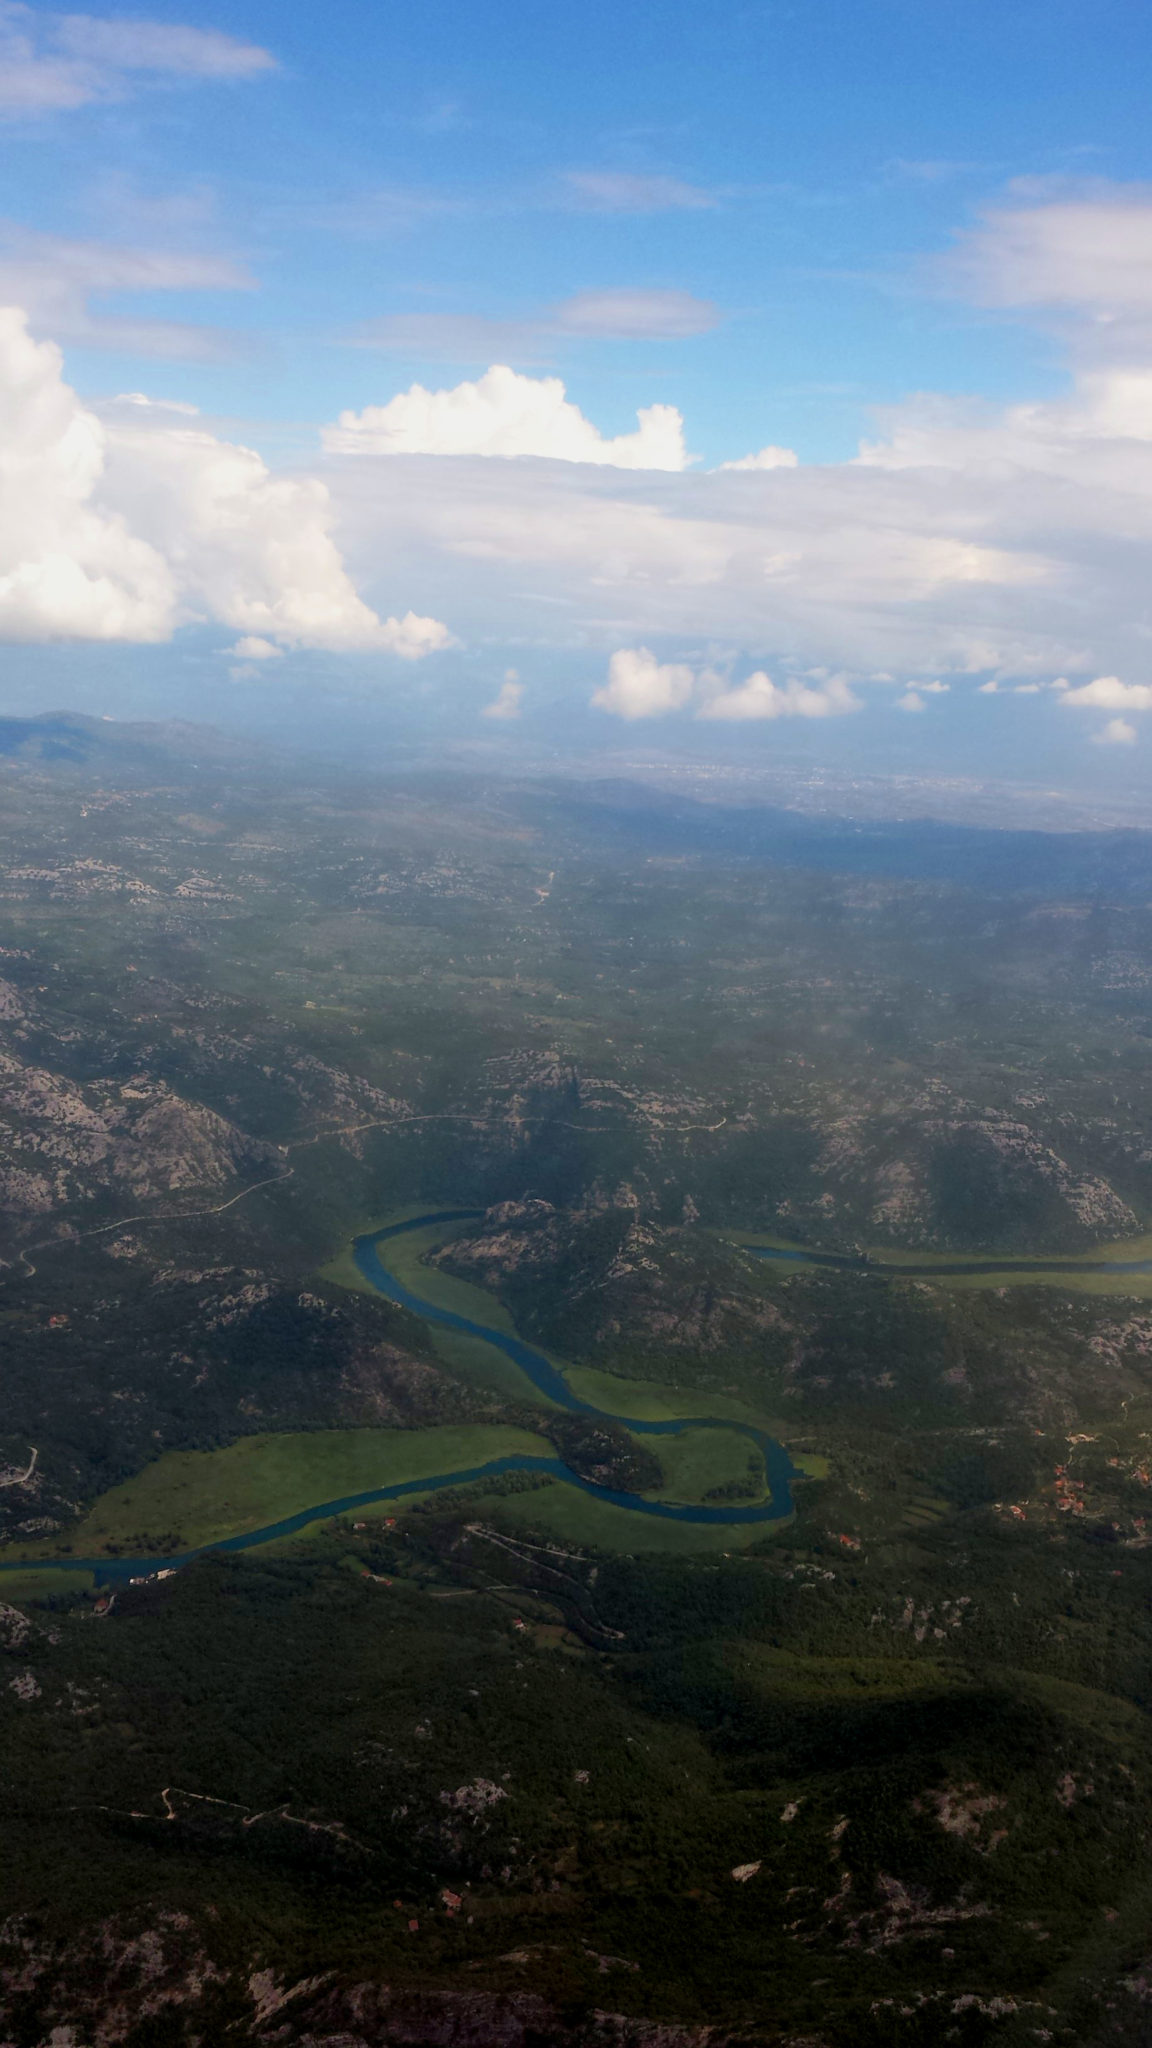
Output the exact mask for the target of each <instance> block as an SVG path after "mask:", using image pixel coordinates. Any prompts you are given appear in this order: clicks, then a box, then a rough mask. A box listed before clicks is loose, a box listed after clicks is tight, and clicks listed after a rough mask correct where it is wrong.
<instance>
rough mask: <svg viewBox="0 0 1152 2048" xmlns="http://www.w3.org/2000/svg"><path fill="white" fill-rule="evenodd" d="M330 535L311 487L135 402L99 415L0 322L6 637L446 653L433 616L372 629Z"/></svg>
mask: <svg viewBox="0 0 1152 2048" xmlns="http://www.w3.org/2000/svg"><path fill="white" fill-rule="evenodd" d="M330 523H331V507H330V503H329V498H328V494H327V491H326V490H325V487H324V485H323V484H322V483H321V482H320V481H319V480H318V479H316V478H303V479H297V478H290V477H274V476H272V475H270V474H269V472H268V470H267V469H266V467H265V465H264V463H263V462H262V460H261V458H260V457H259V456H258V455H256V454H255V453H254V452H253V451H252V450H251V449H248V448H243V447H240V446H237V445H235V444H234V443H230V442H227V441H221V440H218V439H217V438H216V437H215V436H214V435H212V434H210V433H209V432H207V431H206V430H205V429H204V428H202V427H199V426H195V425H191V424H189V423H187V422H186V421H185V420H183V419H181V418H179V416H176V418H175V423H173V416H171V415H168V414H166V413H165V411H164V410H163V409H161V408H157V409H155V410H154V409H152V408H150V407H141V406H139V405H138V404H137V403H135V401H134V400H129V401H128V403H127V404H125V405H122V406H119V407H117V406H115V405H114V406H111V407H110V408H108V409H107V411H106V413H105V415H104V417H98V416H97V414H96V413H95V412H94V411H92V410H91V409H89V408H87V407H85V406H83V405H82V404H81V403H80V401H79V400H78V399H77V397H76V394H75V392H74V391H72V390H71V388H70V387H69V386H68V385H67V384H66V383H65V381H64V378H63V375H62V366H61V359H60V352H59V350H58V349H57V348H56V347H55V346H54V345H53V344H52V343H48V342H36V341H33V339H32V338H31V336H30V335H29V333H28V329H27V324H26V321H25V319H24V317H23V315H22V314H21V313H20V312H19V311H17V310H15V309H13V308H6V309H2V310H0V635H2V636H3V637H4V638H7V639H15V640H41V639H92V640H141V641H159V640H166V639H168V638H169V637H170V635H171V634H172V632H173V631H174V630H175V628H176V627H177V626H178V625H181V624H183V623H186V622H190V621H193V620H198V619H200V620H210V621H215V622H219V623H222V624H224V625H227V626H230V627H232V628H233V629H234V630H238V631H240V632H241V633H242V634H245V635H252V636H256V637H257V638H258V639H259V640H261V641H271V642H279V643H283V644H286V645H289V646H304V647H329V648H366V649H372V648H378V649H381V650H390V651H392V652H394V653H397V654H401V655H403V656H406V657H411V658H415V657H417V656H419V655H420V654H423V653H427V652H430V651H431V650H432V649H433V648H435V647H442V646H444V645H446V644H447V643H448V641H449V635H448V632H447V629H446V628H445V627H444V626H442V625H440V624H439V623H438V622H437V621H436V620H434V619H421V618H416V617H414V616H413V615H412V614H411V613H409V614H407V615H406V617H404V618H403V619H388V620H381V619H379V618H378V617H377V615H376V613H375V612H373V611H372V610H371V609H370V608H369V606H368V605H366V604H365V603H364V602H363V600H362V599H361V597H360V596H359V594H358V593H357V591H356V589H355V587H354V585H353V583H352V581H351V579H350V577H349V576H348V574H347V571H346V570H345V568H344V565H343V562H342V560H341V557H340V554H339V552H338V550H337V548H336V544H335V542H334V541H333V539H332V537H331V533H330V531H329V527H330ZM145 535H146V536H147V538H144V536H145ZM237 651H239V652H244V653H247V654H248V655H251V654H252V653H253V651H254V650H253V648H252V646H251V645H249V646H247V647H244V646H243V644H242V646H241V648H240V649H239V650H237Z"/></svg>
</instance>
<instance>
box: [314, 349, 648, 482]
mask: <svg viewBox="0 0 1152 2048" xmlns="http://www.w3.org/2000/svg"><path fill="white" fill-rule="evenodd" d="M637 419H638V421H639V427H638V431H637V432H636V433H634V434H620V435H617V437H616V438H615V439H614V440H606V439H605V438H604V436H603V435H602V434H601V433H600V432H599V430H598V428H596V427H594V426H593V425H592V423H591V421H590V420H586V419H585V417H584V415H583V413H582V412H581V411H580V409H579V407H578V406H575V405H573V404H572V403H571V401H570V400H569V399H568V398H567V397H566V396H565V391H564V386H563V384H562V383H561V381H560V379H559V377H524V376H521V375H520V374H519V373H518V372H517V371H516V370H511V369H509V368H508V367H507V366H506V365H504V364H495V365H494V366H493V367H492V369H490V370H488V371H487V372H486V373H485V375H484V376H483V377H481V378H479V379H478V381H477V382H476V383H474V384H472V383H464V384H457V385H456V386H455V387H454V388H453V389H452V390H450V391H426V390H425V389H424V386H423V385H422V384H413V385H412V387H411V389H410V390H408V391H402V392H400V393H399V394H398V396H397V397H395V398H393V399H392V400H390V402H389V403H388V404H387V405H370V406H367V407H365V409H364V411H363V412H361V413H354V412H343V413H341V415H340V418H339V420H338V421H337V423H336V425H335V426H334V427H328V428H326V429H325V432H324V446H325V447H326V448H327V449H328V450H329V451H330V452H332V453H336V454H342V455H352V454H355V455H358V454H372V455H483V456H491V455H502V456H516V455H538V456H549V457H552V458H553V459H555V460H558V461H561V462H579V463H609V464H612V465H614V466H615V467H617V468H620V469H666V470H679V469H683V468H684V466H685V464H686V462H687V460H688V457H687V454H686V453H685V448H684V424H683V421H682V420H681V417H680V414H679V413H678V412H677V411H676V409H675V407H674V406H670V405H650V406H647V407H646V408H644V409H642V410H641V411H640V412H639V413H638V414H637Z"/></svg>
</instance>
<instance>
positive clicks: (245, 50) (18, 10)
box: [0, 0, 276, 115]
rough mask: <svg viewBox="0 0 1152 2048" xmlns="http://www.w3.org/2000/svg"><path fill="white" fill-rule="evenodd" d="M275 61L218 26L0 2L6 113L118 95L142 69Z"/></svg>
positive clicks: (177, 75)
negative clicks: (192, 25)
mask: <svg viewBox="0 0 1152 2048" xmlns="http://www.w3.org/2000/svg"><path fill="white" fill-rule="evenodd" d="M275 68H276V59H275V58H274V57H273V56H272V55H271V53H270V52H269V51H267V50H264V49H261V48H260V47H259V46H258V45H257V44H255V43H243V42H240V41H238V39H237V38H236V37H235V36H229V35H225V34H224V33H223V32H222V31H221V30H219V29H205V28H188V27H185V26H184V25H183V24H181V23H178V22H159V21H134V20H118V21H116V20H112V21H110V20H102V19H100V18H98V17H97V16H94V15H90V14H54V13H49V12H46V11H41V10H39V9H33V8H31V7H26V6H22V5H19V4H16V0H3V4H2V5H0V110H2V111H3V112H6V113H9V114H15V115H21V114H23V115H36V114H46V113H57V112H63V111H67V110H68V109H70V108H74V107H82V106H85V105H87V104H89V103H90V102H91V101H93V100H109V99H120V98H122V97H124V95H125V94H126V93H127V92H128V91H129V90H130V81H131V80H133V79H134V78H135V77H137V76H139V75H141V74H143V75H145V76H149V77H151V78H152V79H154V80H160V79H166V80H170V81H171V80H181V79H184V80H188V79H214V80H220V79H237V78H251V77H253V76H255V75H256V74H257V73H259V72H262V71H271V70H274V69H275Z"/></svg>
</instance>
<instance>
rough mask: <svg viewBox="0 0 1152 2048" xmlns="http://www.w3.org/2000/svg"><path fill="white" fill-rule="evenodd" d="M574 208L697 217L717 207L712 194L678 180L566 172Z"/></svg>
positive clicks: (651, 175) (646, 175)
mask: <svg viewBox="0 0 1152 2048" xmlns="http://www.w3.org/2000/svg"><path fill="white" fill-rule="evenodd" d="M564 182H565V185H566V186H567V189H568V193H569V196H570V198H571V201H572V203H573V204H574V205H576V206H578V207H579V208H581V209H582V210H584V211H586V212H588V213H684V212H687V213H701V212H707V211H709V210H710V209H711V208H712V207H714V206H716V205H717V204H718V200H717V197H716V194H715V193H713V192H707V191H705V190H704V189H703V187H702V186H700V185H689V184H686V183H685V182H684V180H683V179H682V178H670V177H665V176H661V175H659V174H658V173H645V172H638V171H567V172H565V175H564Z"/></svg>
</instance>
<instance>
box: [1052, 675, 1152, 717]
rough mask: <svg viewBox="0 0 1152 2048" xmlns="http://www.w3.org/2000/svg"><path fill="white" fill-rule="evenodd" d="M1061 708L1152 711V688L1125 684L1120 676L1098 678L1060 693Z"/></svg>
mask: <svg viewBox="0 0 1152 2048" xmlns="http://www.w3.org/2000/svg"><path fill="white" fill-rule="evenodd" d="M1060 702H1061V704H1068V705H1070V706H1071V707H1072V708H1073V710H1076V709H1083V710H1086V711H1152V684H1149V683H1122V682H1121V680H1120V678H1119V676H1096V677H1095V678H1094V679H1093V681H1092V682H1090V683H1082V684H1081V685H1080V687H1079V689H1076V690H1072V689H1068V688H1067V687H1065V688H1064V690H1063V691H1062V692H1061V696H1060Z"/></svg>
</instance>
